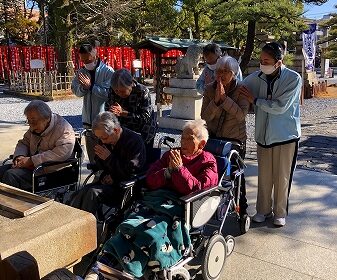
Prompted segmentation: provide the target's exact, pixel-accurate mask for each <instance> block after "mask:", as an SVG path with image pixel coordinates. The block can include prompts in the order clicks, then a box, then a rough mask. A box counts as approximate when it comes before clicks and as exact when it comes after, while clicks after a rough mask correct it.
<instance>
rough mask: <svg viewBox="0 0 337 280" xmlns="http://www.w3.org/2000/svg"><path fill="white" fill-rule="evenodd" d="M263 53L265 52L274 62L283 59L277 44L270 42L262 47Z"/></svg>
mask: <svg viewBox="0 0 337 280" xmlns="http://www.w3.org/2000/svg"><path fill="white" fill-rule="evenodd" d="M262 51H263V52H266V53H267V54H269V55H270V56H271V57H273V58H274V59H275V60H281V59H282V58H283V48H282V46H281V45H280V44H279V43H276V42H271V43H267V44H265V45H264V47H263V48H262Z"/></svg>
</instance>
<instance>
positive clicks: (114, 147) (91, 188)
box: [69, 112, 146, 215]
mask: <svg viewBox="0 0 337 280" xmlns="http://www.w3.org/2000/svg"><path fill="white" fill-rule="evenodd" d="M92 130H93V132H94V134H95V135H96V137H97V138H98V140H99V143H98V144H96V145H95V147H94V152H95V161H96V165H97V166H98V170H102V171H103V172H102V174H101V175H100V178H99V180H98V182H94V183H91V184H89V185H87V186H85V187H83V188H82V189H81V190H79V191H77V192H76V193H74V194H73V196H72V197H71V199H70V201H69V204H70V205H71V206H73V207H76V208H79V209H82V210H85V211H88V212H91V213H93V214H94V215H95V214H96V213H97V210H98V209H99V206H100V205H101V204H106V205H109V206H117V207H119V206H120V205H121V202H122V199H123V195H124V193H123V191H122V190H121V188H119V183H120V182H121V181H124V180H128V179H130V178H131V176H132V175H134V174H136V173H138V172H140V171H142V169H143V168H144V165H145V161H146V152H145V145H144V142H143V140H142V138H141V136H140V135H139V134H137V133H136V132H134V131H132V130H130V129H127V128H126V127H122V126H120V124H119V121H118V119H117V118H116V116H115V115H114V114H113V113H111V112H103V113H100V114H98V116H97V117H96V118H95V120H94V121H93V124H92Z"/></svg>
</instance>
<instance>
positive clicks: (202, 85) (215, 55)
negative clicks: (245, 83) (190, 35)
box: [196, 43, 242, 94]
mask: <svg viewBox="0 0 337 280" xmlns="http://www.w3.org/2000/svg"><path fill="white" fill-rule="evenodd" d="M202 53H203V56H204V60H205V62H206V66H205V68H204V70H203V71H202V73H201V75H200V77H199V78H198V80H197V83H196V89H197V90H198V92H199V93H201V94H204V91H205V89H206V87H207V86H208V85H211V84H212V83H213V82H214V80H215V68H216V62H217V61H218V59H219V58H220V57H221V55H222V52H221V49H220V46H219V45H218V44H214V43H212V44H208V45H206V46H205V47H204V48H203V51H202ZM236 78H237V79H238V80H239V81H241V80H242V72H241V69H240V67H239V70H238V71H237V74H236Z"/></svg>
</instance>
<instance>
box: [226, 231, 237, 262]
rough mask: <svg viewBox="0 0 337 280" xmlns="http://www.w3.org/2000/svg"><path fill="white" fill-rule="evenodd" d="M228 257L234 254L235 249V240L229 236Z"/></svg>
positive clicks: (227, 241) (227, 238) (227, 244)
mask: <svg viewBox="0 0 337 280" xmlns="http://www.w3.org/2000/svg"><path fill="white" fill-rule="evenodd" d="M225 240H226V249H227V250H226V257H228V256H229V255H230V254H232V253H233V251H234V247H235V239H234V237H233V236H231V235H227V236H226V238H225Z"/></svg>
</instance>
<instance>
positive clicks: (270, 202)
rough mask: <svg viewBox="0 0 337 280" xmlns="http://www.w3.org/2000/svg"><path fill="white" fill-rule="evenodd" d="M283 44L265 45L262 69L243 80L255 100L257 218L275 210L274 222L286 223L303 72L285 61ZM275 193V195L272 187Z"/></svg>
mask: <svg viewBox="0 0 337 280" xmlns="http://www.w3.org/2000/svg"><path fill="white" fill-rule="evenodd" d="M282 53H283V50H282V47H281V46H280V45H279V44H278V43H275V42H272V43H268V44H266V45H265V46H264V47H263V48H262V52H261V55H260V71H257V72H255V73H253V74H251V75H249V76H248V77H247V78H246V79H245V80H244V84H245V85H246V86H247V87H248V88H249V89H250V90H251V91H252V93H253V96H254V97H251V101H252V102H254V104H255V141H256V143H257V158H258V169H259V171H258V194H257V202H256V210H257V213H256V215H255V216H254V217H253V221H255V222H258V223H260V222H264V221H265V220H266V218H269V217H272V216H273V214H274V224H275V225H276V226H284V225H285V223H286V221H285V218H286V216H287V214H288V197H289V193H290V187H291V182H292V177H293V172H294V169H295V165H296V158H297V151H298V142H299V139H300V136H301V124H300V94H301V86H302V81H301V77H300V75H299V74H298V73H297V72H295V71H292V70H290V69H288V68H287V67H285V66H284V65H283V64H282V59H283V55H282ZM273 190H274V196H273V197H272V191H273Z"/></svg>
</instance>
